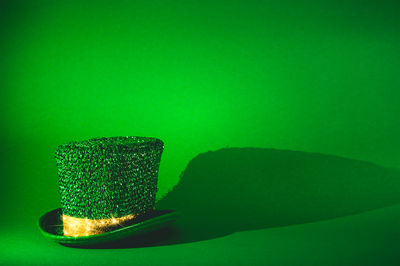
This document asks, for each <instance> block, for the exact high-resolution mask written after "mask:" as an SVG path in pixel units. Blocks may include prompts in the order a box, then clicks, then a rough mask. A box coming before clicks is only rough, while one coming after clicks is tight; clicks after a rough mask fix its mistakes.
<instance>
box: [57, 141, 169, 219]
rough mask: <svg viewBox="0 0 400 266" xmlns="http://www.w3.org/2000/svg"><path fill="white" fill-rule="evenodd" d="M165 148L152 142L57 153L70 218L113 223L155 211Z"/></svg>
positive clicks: (72, 147)
mask: <svg viewBox="0 0 400 266" xmlns="http://www.w3.org/2000/svg"><path fill="white" fill-rule="evenodd" d="M163 148H164V143H163V142H162V141H161V140H159V139H156V138H148V137H111V138H94V139H89V140H84V141H80V142H76V141H73V142H69V143H67V144H64V145H60V146H58V148H57V149H56V152H55V159H56V162H57V168H58V176H59V191H60V194H61V207H62V211H63V214H64V215H67V216H71V217H77V218H87V219H108V218H112V217H123V216H126V215H132V214H140V213H144V212H146V211H149V210H151V209H153V208H154V204H155V195H156V191H157V181H158V169H159V165H160V160H161V154H162V151H163Z"/></svg>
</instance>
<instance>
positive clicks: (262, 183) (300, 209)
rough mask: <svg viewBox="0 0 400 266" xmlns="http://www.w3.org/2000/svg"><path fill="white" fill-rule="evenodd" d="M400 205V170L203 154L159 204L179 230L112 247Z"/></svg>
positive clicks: (241, 153)
mask: <svg viewBox="0 0 400 266" xmlns="http://www.w3.org/2000/svg"><path fill="white" fill-rule="evenodd" d="M399 202H400V169H394V168H393V169H392V168H385V167H381V166H378V165H375V164H373V163H369V162H363V161H359V160H352V159H346V158H342V157H338V156H332V155H324V154H320V153H309V152H300V151H290V150H276V149H263V148H225V149H221V150H217V151H211V152H206V153H202V154H199V155H198V156H196V157H195V158H193V159H192V160H191V161H190V162H189V164H188V165H187V167H186V169H185V171H184V172H183V173H182V175H181V179H180V182H179V183H178V185H177V186H175V187H174V189H173V190H172V191H170V192H169V193H168V194H167V195H166V196H165V197H164V198H163V199H161V200H160V201H159V202H158V203H157V209H172V210H176V211H178V212H180V214H181V217H180V219H179V220H178V221H176V223H175V224H174V226H173V227H168V228H164V229H162V230H158V231H155V232H152V233H148V234H146V235H143V236H142V237H141V238H135V239H133V238H132V239H124V240H122V241H120V242H118V243H113V244H112V245H111V246H108V248H110V247H112V248H130V247H146V246H159V245H171V244H180V243H189V242H195V241H202V240H207V239H213V238H218V237H222V236H226V235H229V234H232V233H234V232H239V231H245V230H257V229H263V228H269V227H280V226H288V225H295V224H302V223H308V222H315V221H320V220H326V219H331V218H335V217H341V216H346V215H351V214H356V213H360V212H364V211H368V210H372V209H376V208H380V207H385V206H389V205H393V204H396V203H399Z"/></svg>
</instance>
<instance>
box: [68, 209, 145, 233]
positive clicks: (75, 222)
mask: <svg viewBox="0 0 400 266" xmlns="http://www.w3.org/2000/svg"><path fill="white" fill-rule="evenodd" d="M136 216H137V215H134V214H132V215H126V216H123V217H119V218H109V219H96V220H92V219H85V218H75V217H71V216H68V215H65V214H63V215H62V220H63V226H64V229H63V233H64V235H65V236H90V235H97V234H101V233H104V232H107V231H109V230H110V229H113V228H115V227H117V226H119V225H122V224H123V223H126V222H128V221H130V220H132V219H133V218H135V217H136Z"/></svg>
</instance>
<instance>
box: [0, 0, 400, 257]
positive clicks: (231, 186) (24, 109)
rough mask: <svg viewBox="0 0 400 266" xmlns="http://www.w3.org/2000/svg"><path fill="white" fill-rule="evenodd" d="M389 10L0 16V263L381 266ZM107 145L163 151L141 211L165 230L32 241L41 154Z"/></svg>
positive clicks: (390, 244) (43, 199) (398, 162)
mask: <svg viewBox="0 0 400 266" xmlns="http://www.w3.org/2000/svg"><path fill="white" fill-rule="evenodd" d="M399 11H400V5H399V4H398V1H356V0H350V1H329V3H328V2H324V1H225V0H221V1H208V0H205V1H190V0H189V1H179V0H178V1H172V0H171V1H169V0H165V1H152V0H151V1H75V0H72V1H63V0H62V1H42V0H40V1H6V0H4V1H0V23H1V24H0V25H1V27H0V33H1V34H0V36H1V37H0V49H1V50H0V51H1V54H0V88H1V90H0V111H1V114H2V115H1V116H0V147H1V153H0V162H1V169H0V175H1V178H0V200H1V202H2V204H1V205H0V208H1V209H0V211H1V212H2V214H3V217H2V219H1V222H0V224H1V225H2V226H1V228H0V264H1V263H3V262H4V263H27V262H31V263H34V264H39V263H47V264H50V263H52V264H54V262H58V263H62V264H71V263H73V264H82V263H89V262H100V263H107V264H110V263H113V262H114V263H117V262H126V263H128V262H129V263H132V262H136V263H137V264H146V262H147V264H162V263H165V264H170V263H176V264H182V265H183V264H187V263H195V262H197V264H199V265H200V264H202V265H204V264H231V265H232V264H242V265H244V264H246V265H249V264H259V263H260V262H263V263H268V262H270V263H271V264H273V265H279V264H281V265H287V264H289V265H313V264H314V265H321V264H323V265H398V264H399V263H398V262H399V261H400V258H399V257H400V256H399V255H397V253H398V252H397V243H398V240H399V229H398V224H399V211H400V209H399V207H398V205H396V204H398V203H400V193H399V192H400V184H399V181H398V180H399V173H398V170H396V169H395V168H398V167H399V166H400V141H399V136H400V123H399V122H398V114H399V113H400V105H399V104H398V103H399V99H400V90H399V85H400V49H399V47H400V35H399V34H398V33H399V32H400V20H399V19H398V14H399ZM111 136H149V137H156V138H160V139H162V140H163V141H164V142H165V150H164V153H163V158H162V161H161V165H160V172H159V191H158V194H157V198H158V200H159V202H158V206H159V208H163V209H167V208H168V209H176V210H179V211H180V212H181V213H182V214H183V216H182V217H183V218H182V219H181V220H180V221H179V222H178V223H177V225H176V226H177V228H176V229H174V230H176V231H174V230H172V231H171V232H164V233H165V234H161V235H160V236H158V237H160V238H161V239H157V236H154V235H153V236H151V237H149V239H151V240H154V244H151V243H147V244H146V247H145V248H140V247H131V248H128V249H126V248H125V249H107V250H105V249H104V250H93V249H91V250H82V249H70V248H65V247H63V246H59V245H57V244H55V243H52V242H50V241H47V240H46V239H45V238H43V237H42V236H41V235H40V232H39V231H38V230H37V229H36V228H35V223H36V222H37V219H38V218H39V217H40V216H41V215H42V214H43V213H45V212H47V211H49V210H52V209H55V208H59V207H60V199H59V194H58V184H57V180H58V178H57V168H56V164H55V160H54V158H53V154H54V151H55V149H56V147H57V146H58V145H59V144H62V143H65V142H68V141H71V140H77V141H79V140H84V139H89V138H92V137H111ZM232 147H233V148H232ZM249 147H254V149H252V148H249ZM285 150H286V151H285ZM209 151H214V152H209ZM199 154H200V155H199ZM326 154H331V155H334V156H330V155H326ZM337 156H339V157H337ZM346 158H348V159H346ZM367 162H371V163H367ZM372 163H373V164H372ZM185 169H186V171H184V170H185ZM183 171H184V173H182V172H183ZM178 183H179V184H178ZM177 184H178V185H177ZM175 185H177V186H176V187H175V189H174V190H173V191H172V192H171V193H170V194H168V195H167V192H168V191H170V190H171V189H172V188H173V187H174V186H175ZM398 195H399V196H398ZM162 236H164V237H165V238H166V237H167V236H168V237H169V238H168V240H167V239H165V238H163V237H162ZM157 243H158V244H157ZM128 247H129V245H128Z"/></svg>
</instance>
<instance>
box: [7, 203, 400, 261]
mask: <svg viewBox="0 0 400 266" xmlns="http://www.w3.org/2000/svg"><path fill="white" fill-rule="evenodd" d="M399 221H400V205H394V206H389V207H384V208H380V209H376V210H372V211H368V212H363V213H359V214H355V215H349V216H344V217H340V218H335V219H329V220H323V221H319V222H312V223H305V224H298V225H292V226H283V227H273V228H266V229H261V230H250V231H240V232H235V233H232V234H229V235H226V236H222V237H216V238H212V239H207V240H203V241H195V242H188V243H180V244H179V243H177V244H159V245H158V244H154V246H146V247H129V245H127V246H126V247H123V248H114V249H113V248H111V249H77V248H68V247H64V246H61V245H59V244H57V243H54V242H51V241H49V240H47V239H45V238H44V237H42V236H41V235H40V233H39V231H38V230H37V229H36V228H35V226H34V225H32V224H30V225H27V226H26V227H20V226H15V227H9V228H2V230H1V242H0V264H3V265H6V264H27V263H34V264H39V263H40V264H42V263H43V264H52V265H55V264H69V265H73V264H82V265H88V264H89V263H91V264H92V263H95V264H125V263H129V264H131V265H134V264H138V265H157V264H163V265H169V264H174V265H188V264H198V265H205V264H222V265H224V264H229V265H256V264H260V263H262V264H264V265H267V264H271V265H398V263H399V262H400V255H399V253H398V245H397V244H396V243H398V241H399V240H400V227H399V226H398V225H399ZM210 222H212V221H211V220H210ZM204 230H205V231H206V230H207V229H206V228H205V229H204ZM172 237H173V236H172Z"/></svg>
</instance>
